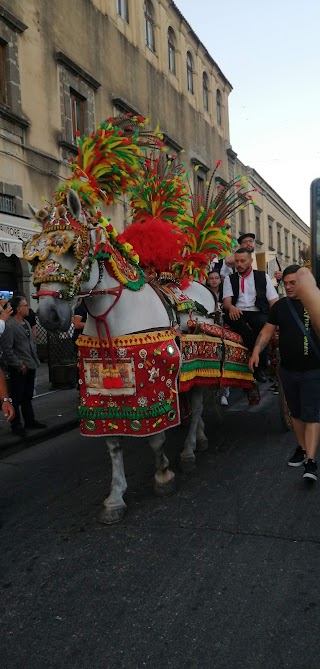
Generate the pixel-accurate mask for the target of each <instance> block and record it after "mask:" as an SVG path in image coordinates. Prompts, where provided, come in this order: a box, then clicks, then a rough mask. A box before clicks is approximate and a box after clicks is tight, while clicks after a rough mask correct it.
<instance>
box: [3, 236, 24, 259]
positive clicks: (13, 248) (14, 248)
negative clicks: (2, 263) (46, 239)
mask: <svg viewBox="0 0 320 669" xmlns="http://www.w3.org/2000/svg"><path fill="white" fill-rule="evenodd" d="M0 253H4V255H5V256H13V255H15V256H17V257H18V258H23V244H22V241H21V239H17V238H16V237H12V236H11V235H7V234H6V233H5V232H3V230H0Z"/></svg>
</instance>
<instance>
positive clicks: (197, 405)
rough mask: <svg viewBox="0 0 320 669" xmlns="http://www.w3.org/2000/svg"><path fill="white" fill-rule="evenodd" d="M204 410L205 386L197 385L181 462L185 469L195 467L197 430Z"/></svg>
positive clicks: (192, 395)
mask: <svg viewBox="0 0 320 669" xmlns="http://www.w3.org/2000/svg"><path fill="white" fill-rule="evenodd" d="M202 410H203V387H202V386H195V387H194V388H192V391H191V423H190V428H189V432H188V436H187V438H186V440H185V442H184V448H183V451H182V453H181V456H180V457H181V464H182V467H183V469H184V470H188V469H193V467H194V463H195V459H196V458H195V454H194V451H195V450H196V444H197V430H198V425H199V420H201V415H202Z"/></svg>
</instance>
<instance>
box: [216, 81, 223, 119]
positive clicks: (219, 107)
mask: <svg viewBox="0 0 320 669" xmlns="http://www.w3.org/2000/svg"><path fill="white" fill-rule="evenodd" d="M216 103H217V123H218V125H222V97H221V92H220V91H219V89H218V90H217V93H216Z"/></svg>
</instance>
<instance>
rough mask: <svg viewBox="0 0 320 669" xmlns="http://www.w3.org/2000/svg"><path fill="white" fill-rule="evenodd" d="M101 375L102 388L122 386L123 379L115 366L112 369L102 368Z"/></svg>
mask: <svg viewBox="0 0 320 669" xmlns="http://www.w3.org/2000/svg"><path fill="white" fill-rule="evenodd" d="M103 375H104V379H103V386H104V388H106V389H109V388H123V381H122V378H121V375H120V372H119V370H118V369H117V368H116V367H113V368H112V369H108V368H107V369H104V370H103Z"/></svg>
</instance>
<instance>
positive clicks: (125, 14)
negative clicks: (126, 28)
mask: <svg viewBox="0 0 320 669" xmlns="http://www.w3.org/2000/svg"><path fill="white" fill-rule="evenodd" d="M117 13H118V14H119V16H121V18H122V19H123V20H124V21H126V22H127V23H129V10H128V0H117Z"/></svg>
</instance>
